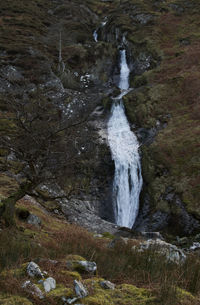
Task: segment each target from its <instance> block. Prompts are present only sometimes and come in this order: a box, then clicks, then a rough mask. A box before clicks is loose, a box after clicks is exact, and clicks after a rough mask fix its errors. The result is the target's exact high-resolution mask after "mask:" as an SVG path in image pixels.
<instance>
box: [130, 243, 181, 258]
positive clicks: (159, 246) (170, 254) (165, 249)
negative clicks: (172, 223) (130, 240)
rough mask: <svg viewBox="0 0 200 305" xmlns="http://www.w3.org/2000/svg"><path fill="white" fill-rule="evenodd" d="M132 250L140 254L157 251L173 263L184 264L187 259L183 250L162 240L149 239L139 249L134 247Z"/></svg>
mask: <svg viewBox="0 0 200 305" xmlns="http://www.w3.org/2000/svg"><path fill="white" fill-rule="evenodd" d="M132 249H133V250H137V251H139V252H143V251H145V250H147V249H152V250H155V251H156V252H157V253H159V254H162V255H164V256H166V259H167V260H168V261H170V262H173V263H184V261H185V259H186V255H185V254H184V252H183V251H182V250H181V249H179V248H177V247H176V246H175V245H172V244H169V243H167V242H165V241H163V240H160V239H149V240H147V241H144V242H142V243H140V244H139V246H138V247H136V246H133V247H132Z"/></svg>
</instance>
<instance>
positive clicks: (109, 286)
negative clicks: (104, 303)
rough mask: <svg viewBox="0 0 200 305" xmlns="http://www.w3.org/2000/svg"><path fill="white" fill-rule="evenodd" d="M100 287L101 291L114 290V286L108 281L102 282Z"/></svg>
mask: <svg viewBox="0 0 200 305" xmlns="http://www.w3.org/2000/svg"><path fill="white" fill-rule="evenodd" d="M100 285H101V287H102V288H103V289H112V290H114V289H115V284H113V283H111V282H110V281H102V282H100Z"/></svg>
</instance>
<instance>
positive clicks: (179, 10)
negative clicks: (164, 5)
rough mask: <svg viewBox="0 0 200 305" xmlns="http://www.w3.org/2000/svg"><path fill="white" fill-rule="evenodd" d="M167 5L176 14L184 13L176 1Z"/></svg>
mask: <svg viewBox="0 0 200 305" xmlns="http://www.w3.org/2000/svg"><path fill="white" fill-rule="evenodd" d="M169 7H170V8H171V9H172V10H173V11H175V12H176V13H177V14H182V13H184V8H183V7H181V6H180V5H179V4H176V3H170V4H169Z"/></svg>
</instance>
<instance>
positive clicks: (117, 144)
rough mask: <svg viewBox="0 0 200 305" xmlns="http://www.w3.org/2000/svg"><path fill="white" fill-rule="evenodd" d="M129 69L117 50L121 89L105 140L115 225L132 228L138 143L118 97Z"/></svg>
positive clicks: (138, 178) (138, 168) (137, 180)
mask: <svg viewBox="0 0 200 305" xmlns="http://www.w3.org/2000/svg"><path fill="white" fill-rule="evenodd" d="M129 74H130V70H129V67H128V65H127V61H126V51H125V50H122V51H121V52H120V81H119V88H120V89H121V91H122V93H121V94H120V95H119V97H118V98H117V99H115V102H114V103H113V106H112V110H111V116H110V119H109V122H108V141H109V145H110V149H111V153H112V158H113V160H114V162H115V176H114V182H113V200H114V214H115V221H116V223H117V224H118V225H120V226H124V227H128V228H132V226H133V224H134V222H135V219H136V217H137V214H138V209H139V195H140V191H141V188H142V176H141V166H140V156H139V153H138V148H139V144H138V141H137V138H136V136H135V134H134V133H133V132H132V131H131V129H130V126H129V123H128V120H127V118H126V115H125V111H124V106H123V102H122V100H121V97H122V96H124V95H125V94H126V93H127V92H128V91H129V90H128V89H129Z"/></svg>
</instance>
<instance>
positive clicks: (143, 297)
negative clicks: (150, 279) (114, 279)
mask: <svg viewBox="0 0 200 305" xmlns="http://www.w3.org/2000/svg"><path fill="white" fill-rule="evenodd" d="M101 281H102V279H90V280H86V281H85V283H86V284H87V285H88V286H89V287H90V288H91V289H92V295H91V296H88V297H86V298H85V299H83V304H86V305H115V304H119V305H138V304H140V305H146V304H153V301H154V300H155V297H152V295H151V292H150V291H149V290H147V289H143V288H137V287H135V286H133V285H128V284H123V285H119V286H117V287H116V288H115V289H114V290H105V289H102V288H101V286H100V282H101Z"/></svg>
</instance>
